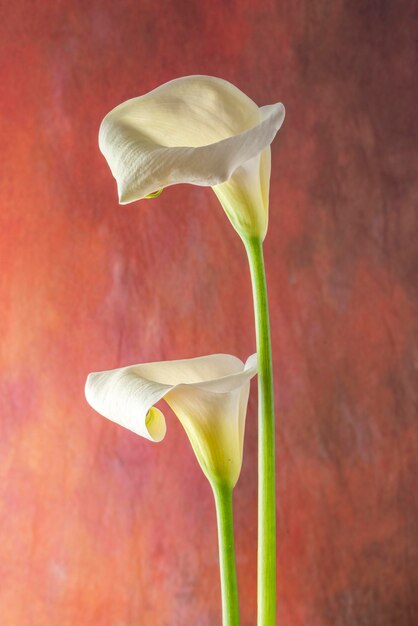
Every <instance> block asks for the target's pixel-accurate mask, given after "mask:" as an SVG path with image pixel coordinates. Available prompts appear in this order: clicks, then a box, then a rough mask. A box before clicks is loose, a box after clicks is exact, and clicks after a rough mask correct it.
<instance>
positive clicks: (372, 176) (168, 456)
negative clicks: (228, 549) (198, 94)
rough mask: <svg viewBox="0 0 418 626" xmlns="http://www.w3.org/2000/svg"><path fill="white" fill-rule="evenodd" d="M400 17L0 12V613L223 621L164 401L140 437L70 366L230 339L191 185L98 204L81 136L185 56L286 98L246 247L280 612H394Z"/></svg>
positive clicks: (320, 620)
mask: <svg viewBox="0 0 418 626" xmlns="http://www.w3.org/2000/svg"><path fill="white" fill-rule="evenodd" d="M414 5H415V6H414ZM416 18H417V11H416V4H415V3H414V2H413V1H410V2H408V1H406V2H404V1H402V0H399V1H398V2H390V1H384V0H375V1H374V2H372V1H369V2H356V1H354V2H349V1H348V0H347V1H342V0H337V1H336V2H328V1H326V0H319V1H316V2H311V1H310V0H305V1H302V0H299V1H296V2H290V0H288V1H285V2H279V1H278V0H277V1H276V2H274V1H273V0H270V1H267V2H261V3H260V2H258V0H240V1H238V0H236V1H235V0H230V1H228V2H204V1H202V0H200V1H199V0H197V1H196V2H194V1H192V0H188V1H186V0H172V1H161V2H155V0H140V1H138V0H136V1H135V0H119V1H118V2H110V1H109V0H106V1H99V0H91V1H90V2H87V1H86V0H76V1H75V0H56V1H52V0H49V1H46V2H42V3H41V2H37V3H32V2H29V1H28V0H26V1H25V0H13V1H12V2H10V3H7V4H6V3H4V4H3V8H2V12H1V22H0V35H1V37H0V46H1V61H2V63H1V95H0V99H1V104H0V128H1V156H0V160H1V168H0V177H1V203H2V209H1V213H0V223H1V231H0V238H1V257H0V263H1V274H0V301H1V309H0V316H1V352H0V372H1V376H0V390H1V391H0V394H1V395H0V397H1V438H0V476H1V482H0V533H1V535H0V579H1V584H0V623H1V625H2V626H57V625H59V626H154V625H155V626H189V625H190V626H219V625H220V597H219V594H220V592H219V583H218V569H217V568H218V565H217V552H216V549H217V546H216V528H215V519H214V509H213V503H212V499H211V494H210V491H209V488H208V485H207V484H206V481H205V479H204V478H203V475H201V473H200V471H199V469H198V468H197V464H196V461H195V459H194V457H193V455H192V453H191V450H190V448H189V445H188V442H187V440H186V438H185V436H184V433H183V432H182V430H181V427H180V426H179V424H178V423H177V421H176V419H175V417H174V416H173V415H172V414H169V415H168V429H169V430H168V434H167V438H166V440H165V442H164V443H163V444H161V445H153V444H151V443H149V442H146V441H144V440H141V439H139V438H137V437H136V436H135V435H134V434H131V433H129V432H128V431H125V430H123V429H122V428H120V427H118V426H116V425H114V424H112V423H111V422H108V421H107V420H105V419H104V418H101V417H100V416H98V415H97V414H95V413H94V412H93V410H91V409H90V408H89V407H88V406H87V405H86V402H85V400H84V396H83V386H84V380H85V377H86V374H87V373H88V372H89V371H90V370H97V369H108V368H112V367H117V366H120V365H123V364H128V363H133V362H138V361H142V360H159V359H165V358H181V357H191V356H196V355H200V354H206V353H210V352H218V351H225V352H231V353H235V354H237V355H238V356H240V357H242V358H245V357H246V356H247V355H248V354H250V353H251V352H252V351H253V349H254V334H253V329H252V322H253V318H252V304H251V292H250V282H249V276H248V272H247V267H246V263H245V256H244V250H243V247H242V245H241V243H240V241H239V239H238V237H237V236H236V234H235V232H234V231H233V230H232V228H231V227H230V225H229V222H228V221H227V218H226V216H225V215H224V213H223V212H222V210H221V208H220V207H219V206H218V203H217V200H216V198H215V196H214V194H213V193H212V192H211V190H210V189H204V188H197V187H191V186H179V187H172V188H169V189H167V190H166V191H165V192H164V193H163V194H162V196H161V197H160V198H158V199H155V200H150V201H144V202H140V203H136V204H133V205H129V206H127V207H119V206H118V204H117V198H116V188H115V184H114V181H113V179H112V177H111V175H110V172H109V170H108V168H107V165H106V163H105V161H104V159H103V158H102V156H101V155H100V153H99V150H98V147H97V131H98V127H99V124H100V121H101V119H102V117H103V116H104V115H105V114H106V113H107V112H108V110H110V109H111V108H112V107H114V106H115V105H117V104H119V103H120V102H121V101H123V100H124V99H127V98H129V97H133V96H136V95H139V94H141V93H144V92H146V91H148V90H150V89H152V88H153V87H155V86H157V85H158V84H160V83H162V82H165V81H167V80H169V79H172V78H175V77H178V76H181V75H185V74H192V73H206V74H213V75H216V76H222V77H224V78H226V79H228V80H230V81H232V82H233V83H235V84H236V85H237V86H239V87H240V88H241V89H242V90H244V91H245V92H246V93H248V94H249V95H250V96H251V97H252V98H253V99H254V100H255V101H256V102H257V103H258V104H260V105H263V104H269V103H272V102H276V101H278V100H282V101H283V102H284V103H285V105H286V109H287V118H286V122H285V125H284V127H283V129H282V130H281V131H280V133H279V135H278V137H277V139H276V141H275V143H274V145H273V148H272V159H273V171H272V189H271V211H270V228H269V233H268V237H267V240H266V262H267V268H268V280H269V290H270V301H271V317H272V325H273V341H274V355H275V377H276V393H277V409H278V415H277V418H278V419H277V422H278V433H277V435H278V436H277V444H278V472H277V476H278V537H279V542H278V562H279V568H280V580H279V621H278V623H279V624H280V626H416V624H418V596H417V585H418V569H417V559H418V494H417V475H418V474H417V473H418V462H417V459H418V434H417V416H416V413H415V407H416V384H415V383H416V381H415V379H414V377H415V375H416V370H415V367H416V363H417V361H416V360H415V362H414V353H413V340H414V331H416V327H415V328H414V326H415V322H416V313H415V314H414V304H416V295H417V259H416V256H415V253H416V247H417V234H416V230H415V232H414V209H415V210H416V206H417V199H418V198H417V195H418V194H417V182H416V180H417V169H418V162H417V152H416V146H417V138H418V137H417V124H416V120H417V114H416V104H417V95H418V93H417V92H418V90H417V82H416V74H415V79H414V73H413V72H414V65H415V64H416V47H415V41H414V32H415V30H416V26H417V21H416ZM414 20H415V21H414ZM416 354H417V353H416V352H415V359H416ZM255 396H256V389H255V388H254V389H253V395H252V399H251V403H250V408H249V414H248V422H247V433H246V444H245V460H244V467H243V472H242V475H241V479H240V482H239V484H238V487H237V490H236V496H235V505H236V530H237V549H238V567H239V587H240V597H241V608H242V626H254V624H255V611H256V600H255V579H256V571H255V555H256V549H255V542H256V473H255V463H256V397H255Z"/></svg>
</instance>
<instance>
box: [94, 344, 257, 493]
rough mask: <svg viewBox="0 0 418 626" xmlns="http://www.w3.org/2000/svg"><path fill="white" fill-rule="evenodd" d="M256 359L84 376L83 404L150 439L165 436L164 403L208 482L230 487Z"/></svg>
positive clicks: (204, 360) (213, 359) (212, 359)
mask: <svg viewBox="0 0 418 626" xmlns="http://www.w3.org/2000/svg"><path fill="white" fill-rule="evenodd" d="M256 371H257V358H256V355H253V356H251V357H249V359H248V360H247V362H246V363H245V364H244V363H243V362H242V361H241V360H240V359H238V358H236V357H234V356H231V355H228V354H214V355H210V356H203V357H198V358H194V359H185V360H181V361H164V362H158V363H143V364H139V365H132V366H129V367H122V368H119V369H115V370H109V371H104V372H95V373H92V374H89V376H88V378H87V382H86V388H85V393H86V398H87V401H88V403H89V404H90V405H91V406H92V407H93V408H94V409H95V410H96V411H98V412H99V413H100V414H101V415H103V416H104V417H107V418H108V419H110V420H112V421H113V422H116V423H117V424H120V425H121V426H124V427H125V428H128V429H129V430H132V431H133V432H135V433H137V434H138V435H141V436H143V437H146V438H147V439H150V440H151V441H161V440H162V439H163V438H164V436H165V434H166V422H165V418H164V415H163V413H162V411H161V410H160V409H159V408H157V407H155V404H156V403H157V402H158V401H159V400H161V399H164V400H165V401H166V402H167V404H168V405H169V406H170V407H171V409H172V410H173V412H174V413H175V414H176V415H177V417H178V418H179V420H180V422H181V423H182V425H183V427H184V429H185V431H186V433H187V435H188V437H189V440H190V443H191V444H192V447H193V450H194V452H195V454H196V457H197V459H198V461H199V463H200V466H201V468H202V470H203V471H204V473H205V474H206V476H207V477H208V478H209V480H210V481H215V482H222V483H224V484H227V485H229V486H230V487H233V486H234V485H235V483H236V482H237V480H238V476H239V473H240V470H241V464H242V451H243V439H244V427H245V416H246V410H247V402H248V394H249V388H250V380H251V378H252V377H253V376H254V375H255V374H256Z"/></svg>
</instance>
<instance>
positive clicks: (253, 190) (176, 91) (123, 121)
mask: <svg viewBox="0 0 418 626" xmlns="http://www.w3.org/2000/svg"><path fill="white" fill-rule="evenodd" d="M284 115H285V112H284V106H283V105H282V104H280V103H279V104H273V105H269V106H263V107H258V106H257V105H256V104H255V102H253V100H251V99H250V98H249V97H248V96H246V95H245V94H244V93H243V92H242V91H240V90H239V89H238V88H237V87H235V86H234V85H232V84H231V83H229V82H228V81H226V80H222V79H220V78H214V77H212V76H185V77H183V78H178V79H175V80H172V81H170V82H168V83H165V84H164V85H161V86H160V87H157V88H156V89H154V90H153V91H150V92H149V93H147V94H145V95H143V96H140V97H138V98H132V99H131V100H127V101H126V102H124V103H122V104H120V105H119V106H117V107H116V108H115V109H113V110H112V111H111V112H110V113H109V114H108V115H106V117H105V118H104V120H103V122H102V124H101V127H100V132H99V146H100V149H101V151H102V153H103V155H104V156H105V158H106V160H107V162H108V163H109V166H110V169H111V171H112V174H113V176H114V177H115V179H116V181H117V186H118V194H119V202H120V203H121V204H127V203H129V202H134V201H135V200H139V199H141V198H146V197H154V196H155V194H156V193H158V192H160V191H161V190H162V189H163V188H164V187H168V186H170V185H175V184H177V183H191V184H194V185H203V186H208V187H212V188H213V190H214V192H215V193H216V195H217V196H218V198H219V200H220V202H221V204H222V206H223V208H224V210H225V212H226V213H227V215H228V217H229V219H230V221H231V223H232V225H233V226H234V228H235V229H236V230H237V231H238V232H239V233H240V235H241V236H246V237H252V236H256V237H260V238H262V239H263V238H264V236H265V234H266V231H267V223H268V197H269V186H270V164H271V158H270V144H271V142H272V141H273V139H274V137H275V135H276V133H277V131H278V130H279V128H280V127H281V125H282V123H283V120H284Z"/></svg>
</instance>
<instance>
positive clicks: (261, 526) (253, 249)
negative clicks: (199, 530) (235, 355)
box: [243, 237, 276, 626]
mask: <svg viewBox="0 0 418 626" xmlns="http://www.w3.org/2000/svg"><path fill="white" fill-rule="evenodd" d="M243 241H244V245H245V248H246V251H247V256H248V261H249V264H250V271H251V281H252V287H253V298H254V315H255V327H256V339H257V354H258V569H257V594H258V602H257V606H258V616H257V624H258V626H276V488H275V451H274V448H275V434H274V430H275V423H274V386H273V363H272V356H271V339H270V321H269V311H268V301H267V285H266V275H265V269H264V258H263V243H262V241H261V239H259V238H258V237H253V238H248V239H244V240H243Z"/></svg>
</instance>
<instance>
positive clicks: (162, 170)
mask: <svg viewBox="0 0 418 626" xmlns="http://www.w3.org/2000/svg"><path fill="white" fill-rule="evenodd" d="M283 119H284V107H283V105H282V104H275V105H272V106H264V107H261V108H260V107H258V106H257V105H256V104H255V103H254V102H253V101H252V100H251V99H250V98H248V97H247V96H246V95H245V94H244V93H242V92H241V91H240V90H239V89H237V88H236V87H234V86H233V85H232V84H231V83H229V82H227V81H225V80H221V79H219V78H213V77H210V76H188V77H185V78H180V79H176V80H173V81H171V82H169V83H166V84H164V85H162V86H161V87H158V88H157V89H154V90H153V91H151V92H150V93H148V94H146V95H144V96H141V97H139V98H134V99H132V100H128V101H127V102H125V103H123V104H121V105H120V106H118V107H116V108H115V109H113V111H111V112H110V113H109V114H108V115H107V116H106V117H105V119H104V120H103V122H102V125H101V128H100V133H99V145H100V149H101V151H102V152H103V154H104V156H105V158H106V160H107V161H108V163H109V166H110V168H111V170H112V173H113V175H114V177H115V179H116V181H117V186H118V194H119V201H120V203H121V204H126V203H129V202H133V201H135V200H139V199H142V198H146V197H153V196H155V195H157V194H158V193H159V192H160V191H161V190H162V189H164V188H165V187H168V186H170V185H174V184H176V183H191V184H195V185H202V186H209V187H212V188H213V190H214V192H215V194H216V195H217V197H218V199H219V200H220V202H221V204H222V206H223V208H224V210H225V212H226V214H227V215H228V218H229V219H230V221H231V223H232V225H233V226H234V228H235V229H236V230H237V232H238V233H239V234H240V236H241V237H242V238H243V239H246V238H247V239H248V238H251V237H258V238H260V239H264V236H265V234H266V231H267V223H268V197H269V184H270V162H271V159H270V143H271V142H272V140H273V139H274V137H275V135H276V133H277V131H278V130H279V128H280V126H281V125H282V123H283ZM256 371H257V360H256V355H253V356H251V357H250V358H249V359H248V360H247V362H246V363H245V364H244V363H243V362H242V361H241V360H240V359H238V358H236V357H234V356H231V355H226V354H216V355H211V356H204V357H200V358H194V359H187V360H182V361H169V362H159V363H147V364H141V365H133V366H130V367H124V368H120V369H116V370H110V371H106V372H99V373H93V374H90V375H89V377H88V379H87V383H86V398H87V400H88V402H89V404H90V405H91V406H92V407H93V408H94V409H96V410H97V411H98V412H99V413H101V414H102V415H104V416H105V417H107V418H108V419H110V420H112V421H114V422H116V423H118V424H120V425H122V426H124V427H126V428H128V429H130V430H132V431H133V432H135V433H137V434H139V435H142V436H143V437H146V438H147V439H150V440H152V441H161V440H162V439H163V438H164V436H165V432H166V423H165V418H164V415H163V414H162V412H161V411H160V409H158V408H156V407H155V404H156V403H157V402H158V401H159V400H161V399H163V398H164V399H165V401H166V402H167V404H168V405H169V406H170V407H171V409H172V410H173V411H174V413H175V414H176V415H177V417H178V418H179V420H180V421H181V423H182V425H183V427H184V429H185V431H186V433H187V435H188V437H189V439H190V442H191V444H192V447H193V449H194V452H195V454H196V457H197V459H198V461H199V463H200V465H201V467H202V469H203V471H204V472H205V474H206V476H207V477H208V478H209V480H210V481H215V482H223V483H225V484H227V485H228V486H230V487H233V486H234V485H235V483H236V481H237V480H238V477H239V473H240V469H241V464H242V451H243V438H244V427H245V416H246V410H247V402H248V395H249V387H250V380H251V378H252V377H253V376H254V375H255V374H256Z"/></svg>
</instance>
